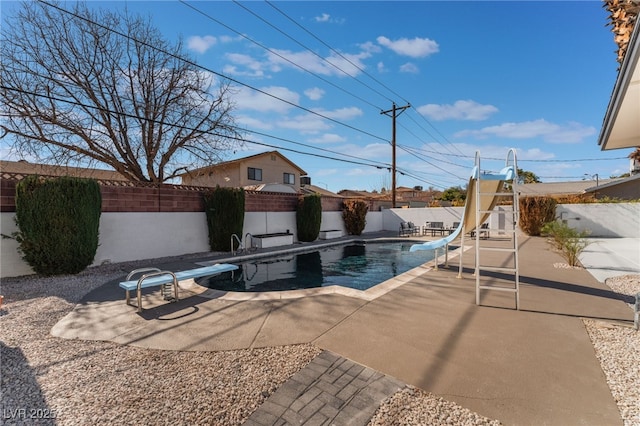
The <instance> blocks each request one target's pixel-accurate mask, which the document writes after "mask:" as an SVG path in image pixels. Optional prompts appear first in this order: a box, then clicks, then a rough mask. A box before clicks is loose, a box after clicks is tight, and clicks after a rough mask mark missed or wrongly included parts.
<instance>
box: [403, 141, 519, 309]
mask: <svg viewBox="0 0 640 426" xmlns="http://www.w3.org/2000/svg"><path fill="white" fill-rule="evenodd" d="M517 180H518V167H517V160H516V152H515V150H514V149H510V150H509V153H508V154H507V159H506V162H505V167H504V168H503V169H502V170H500V172H498V173H486V172H482V171H481V169H480V153H479V152H476V159H475V166H474V167H473V170H472V171H471V176H470V178H469V184H468V185H467V198H466V202H465V206H464V212H463V214H462V218H461V219H462V220H461V221H460V224H459V225H458V227H457V228H456V229H455V230H454V231H453V232H452V233H451V234H450V235H448V236H446V237H444V238H441V239H439V240H434V241H427V242H425V243H422V244H414V245H412V246H411V249H410V251H412V252H414V251H419V250H435V251H436V259H437V257H438V249H440V248H442V247H445V250H447V249H448V248H447V246H448V245H449V243H451V242H452V241H453V240H455V239H456V238H458V237H459V236H462V244H464V235H465V234H467V233H470V232H472V231H476V278H477V280H478V281H477V285H476V287H477V292H476V303H478V304H479V303H480V289H481V288H484V287H483V286H481V285H480V283H479V277H480V273H479V272H480V269H483V270H493V271H496V270H497V269H498V268H491V267H485V268H482V267H481V266H479V264H480V250H482V247H480V233H481V232H478V231H484V229H482V230H481V226H482V224H484V223H485V222H486V221H487V220H488V219H489V216H491V214H492V213H493V210H494V208H495V206H496V204H497V203H498V201H499V200H500V198H503V199H504V197H510V198H512V206H513V212H512V214H513V218H514V219H513V221H512V222H513V228H514V229H512V230H511V232H513V236H512V237H513V238H512V240H513V246H512V247H513V248H512V249H509V251H513V253H514V265H513V268H500V272H512V273H514V276H515V282H516V286H515V288H514V289H513V290H514V291H515V292H516V308H517V305H518V299H519V298H518V289H519V278H518V260H517V247H518V244H517V235H516V232H515V228H516V226H517V208H518V196H517V192H516V185H517ZM509 181H511V182H510V183H511V186H510V188H509V190H507V189H505V188H506V185H505V183H507V182H509ZM486 232H487V235H489V232H490V230H489V229H487V230H486ZM500 232H506V230H500ZM436 268H437V261H436ZM461 269H462V253H461V254H460V270H461ZM459 275H460V274H459ZM510 290H511V289H510Z"/></svg>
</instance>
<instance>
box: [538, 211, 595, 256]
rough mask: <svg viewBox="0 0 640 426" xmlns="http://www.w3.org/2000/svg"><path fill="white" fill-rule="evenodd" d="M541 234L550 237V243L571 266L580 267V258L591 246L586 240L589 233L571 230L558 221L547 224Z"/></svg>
mask: <svg viewBox="0 0 640 426" xmlns="http://www.w3.org/2000/svg"><path fill="white" fill-rule="evenodd" d="M541 233H542V235H544V236H546V237H549V240H548V241H549V243H550V244H552V245H553V246H554V248H555V249H556V250H557V251H559V252H560V254H561V255H562V257H563V258H564V259H565V260H566V261H567V263H568V264H569V266H578V265H579V264H580V260H579V259H578V257H579V256H580V253H582V252H583V251H584V249H585V248H587V246H588V245H589V244H590V243H589V241H587V240H585V239H584V238H585V237H586V236H588V235H589V232H587V231H583V232H578V231H577V230H576V229H574V228H570V227H569V225H567V224H566V223H565V222H561V221H558V220H554V221H552V222H548V223H545V224H544V226H543V227H542V231H541Z"/></svg>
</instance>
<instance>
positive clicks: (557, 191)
mask: <svg viewBox="0 0 640 426" xmlns="http://www.w3.org/2000/svg"><path fill="white" fill-rule="evenodd" d="M594 183H595V182H594V181H592V180H582V181H574V182H549V183H527V184H524V185H518V188H517V189H518V195H519V196H521V197H533V196H547V197H554V198H562V197H569V196H575V195H585V194H591V195H593V196H594V198H605V197H608V198H617V199H620V200H637V199H640V185H639V184H640V175H634V176H631V177H628V178H624V179H600V180H599V181H598V182H597V184H596V185H594Z"/></svg>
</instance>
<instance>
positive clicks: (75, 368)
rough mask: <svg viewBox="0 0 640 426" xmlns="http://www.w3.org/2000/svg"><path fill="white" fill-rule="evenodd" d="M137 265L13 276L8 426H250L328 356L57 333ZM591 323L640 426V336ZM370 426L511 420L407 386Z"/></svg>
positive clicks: (627, 280) (628, 414)
mask: <svg viewBox="0 0 640 426" xmlns="http://www.w3.org/2000/svg"><path fill="white" fill-rule="evenodd" d="M135 267H139V265H136V264H135V263H129V264H116V265H104V266H101V267H97V268H91V269H88V270H87V271H85V272H83V273H81V274H78V275H76V276H64V277H48V278H42V277H40V278H37V277H21V278H11V279H5V280H3V282H2V288H1V289H0V290H1V293H2V294H4V296H5V301H4V304H3V306H2V309H1V310H0V329H1V330H2V334H1V335H0V379H1V383H0V392H1V394H0V401H1V404H0V410H2V411H1V413H2V422H0V423H3V424H7V425H11V424H39V425H40V424H60V425H85V424H96V425H111V424H132V425H135V424H140V425H147V424H157V425H161V424H171V425H181V424H184V425H187V424H188V425H194V424H224V425H234V424H241V423H242V422H243V421H244V420H245V419H247V418H248V417H249V415H250V414H251V413H252V412H253V411H254V410H255V409H256V408H257V407H258V406H259V405H260V404H262V402H264V400H265V399H266V398H267V397H268V396H269V395H270V394H271V393H273V392H274V391H275V389H276V388H277V387H278V386H279V385H280V384H282V383H283V382H285V381H286V380H287V379H288V378H289V377H291V376H292V375H293V374H294V373H295V372H296V371H298V370H300V369H301V368H302V367H304V366H305V365H306V364H307V363H308V362H309V361H311V359H313V358H314V357H315V356H316V355H317V354H318V353H320V349H318V348H316V347H314V346H312V345H294V346H285V347H274V348H263V349H253V350H237V351H222V352H174V351H159V350H148V349H140V348H134V347H129V346H119V345H115V344H112V343H108V342H95V341H80V340H72V341H70V340H64V339H59V338H54V337H52V336H50V334H49V330H50V329H51V327H53V325H54V324H55V323H56V322H57V321H58V320H59V319H61V318H62V317H64V316H65V315H66V314H67V313H68V312H70V311H71V310H72V309H73V306H74V305H75V304H76V303H77V302H78V301H79V300H80V298H81V297H82V296H83V295H84V294H86V293H87V292H89V291H91V290H93V289H94V288H96V287H98V286H100V285H101V284H102V283H104V282H106V281H108V280H112V279H116V278H118V277H121V276H122V275H123V273H124V272H123V271H128V270H131V269H133V268H135ZM97 277H99V279H97ZM607 284H608V285H609V286H610V287H611V288H612V289H613V290H614V291H617V292H620V293H624V294H635V293H637V292H640V276H638V275H632V276H625V277H616V278H615V279H609V280H608V281H607ZM584 322H585V326H586V328H587V331H588V332H589V336H590V337H591V340H592V342H593V344H594V348H595V351H596V354H597V356H598V359H599V360H600V363H601V365H602V369H603V371H604V372H605V375H606V377H607V382H608V383H609V386H610V388H611V392H612V394H613V396H614V398H615V399H616V401H617V403H618V406H619V408H620V412H621V416H622V418H623V420H624V424H625V425H627V426H630V425H640V402H639V401H640V332H636V331H635V330H633V329H632V328H630V327H629V326H628V325H618V324H612V323H608V322H601V321H594V320H585V321H584ZM370 424H371V425H424V424H433V425H485V424H487V425H489V424H490V425H494V424H500V423H499V422H498V421H496V420H490V419H487V418H485V417H482V416H480V415H478V414H476V413H473V412H471V411H469V410H468V409H465V408H463V407H460V406H459V405H456V404H454V403H452V402H449V401H446V400H444V399H442V398H439V397H437V396H435V395H433V394H430V393H427V392H424V391H422V390H419V389H416V388H413V387H406V388H405V389H403V390H402V391H400V392H398V393H396V394H395V395H394V396H392V397H391V398H389V399H388V400H387V401H385V402H384V403H383V404H382V405H381V406H380V408H379V409H378V411H377V413H376V415H375V416H374V417H373V419H372V420H371V423H370Z"/></svg>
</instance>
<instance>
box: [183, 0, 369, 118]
mask: <svg viewBox="0 0 640 426" xmlns="http://www.w3.org/2000/svg"><path fill="white" fill-rule="evenodd" d="M180 3H182V4H184V5H185V6H187V7H189V8H191V9H193V10H194V11H196V12H198V13H199V14H201V15H202V16H204V17H206V18H207V19H210V20H212V21H213V22H215V23H217V24H218V25H221V26H223V27H225V28H226V29H228V30H229V31H233V32H234V33H236V34H238V35H239V36H240V37H242V38H244V39H246V40H248V41H250V42H251V43H254V44H255V45H257V46H259V47H261V48H262V49H264V50H266V51H268V52H269V53H271V54H273V55H275V56H277V57H279V58H280V59H282V60H284V61H286V62H288V63H290V64H291V65H293V66H294V67H296V68H299V69H301V70H303V71H305V72H307V73H309V74H311V75H312V76H314V77H316V78H318V79H320V80H322V81H324V82H325V83H327V84H329V85H331V86H333V87H335V88H336V89H338V90H340V91H342V92H344V93H346V94H347V95H350V96H353V97H354V98H356V99H358V100H360V101H362V102H364V103H366V104H368V105H370V106H372V107H374V108H377V109H380V108H379V107H377V106H376V105H374V104H373V103H371V102H369V101H367V100H366V99H364V98H362V97H360V96H358V95H355V94H353V93H351V92H349V91H348V90H346V89H344V88H342V87H340V86H338V85H337V84H335V83H332V82H331V81H329V80H327V79H326V78H324V77H322V76H320V75H318V74H316V73H314V72H313V71H310V70H308V69H307V68H305V67H303V66H302V65H300V64H297V63H295V62H293V61H292V60H290V59H289V58H287V57H285V56H284V55H281V54H280V53H278V52H276V51H275V50H273V49H271V48H269V47H267V46H265V45H263V44H262V43H259V42H258V41H256V40H254V39H252V38H251V37H249V36H247V35H246V34H244V33H241V32H240V31H237V30H235V29H233V28H231V27H230V26H228V25H227V24H225V23H224V22H222V21H220V20H218V19H216V18H214V17H213V16H211V15H209V14H208V13H206V12H204V11H203V10H201V9H198V8H197V7H195V6H193V5H191V4H189V3H187V2H186V1H184V0H180ZM234 3H236V4H238V5H239V6H241V7H242V8H244V9H245V10H246V11H248V12H250V13H251V14H253V15H254V16H258V15H256V14H254V13H253V12H252V11H251V10H249V9H247V8H246V7H244V6H242V5H240V4H239V3H238V2H234ZM258 18H260V19H261V20H262V21H263V22H266V21H265V20H264V19H263V18H261V17H259V16H258ZM269 25H271V24H269ZM313 53H314V54H315V55H316V56H318V57H320V55H317V54H316V53H315V52H313ZM320 58H321V59H322V57H320ZM331 65H332V66H334V67H335V68H337V69H339V70H340V68H338V67H337V66H336V65H334V64H331ZM340 71H342V70H340ZM342 72H344V73H345V74H347V73H346V72H345V71H342ZM347 75H349V74H347Z"/></svg>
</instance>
